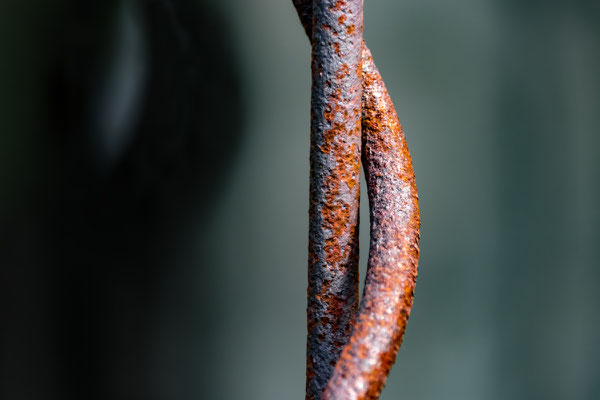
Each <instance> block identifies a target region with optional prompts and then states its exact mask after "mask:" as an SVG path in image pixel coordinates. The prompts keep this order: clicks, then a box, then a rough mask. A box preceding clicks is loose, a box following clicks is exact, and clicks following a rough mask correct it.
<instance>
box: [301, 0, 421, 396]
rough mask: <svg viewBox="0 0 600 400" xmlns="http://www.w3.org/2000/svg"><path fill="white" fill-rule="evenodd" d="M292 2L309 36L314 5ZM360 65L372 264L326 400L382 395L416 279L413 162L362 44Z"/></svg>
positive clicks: (417, 222) (305, 0)
mask: <svg viewBox="0 0 600 400" xmlns="http://www.w3.org/2000/svg"><path fill="white" fill-rule="evenodd" d="M293 2H294V5H295V6H296V9H297V11H298V15H299V16H300V20H301V22H302V25H303V26H304V29H305V31H306V32H307V34H308V36H309V38H310V37H311V31H312V7H311V2H310V1H309V0H293ZM362 64H363V74H362V77H361V78H362V85H363V93H362V130H363V131H362V140H363V148H362V158H363V165H364V168H365V175H366V177H367V187H368V192H369V205H370V219H371V230H370V234H371V243H370V252H369V263H368V269H367V278H366V284H365V290H364V296H363V300H362V302H361V306H360V311H359V315H358V321H357V322H356V326H355V328H354V332H353V334H352V337H351V339H350V342H349V344H348V345H347V346H346V347H345V348H344V350H343V353H342V355H341V359H340V360H339V361H338V362H337V364H336V366H335V370H334V373H333V376H332V377H331V379H330V381H329V383H328V385H327V387H326V389H325V392H324V393H323V396H322V398H323V399H377V398H378V397H379V394H380V392H381V389H382V387H383V385H384V383H385V380H386V378H387V375H388V373H389V370H390V368H391V366H392V364H393V363H394V360H395V357H396V353H397V351H398V348H399V347H400V344H401V342H402V336H403V334H404V330H405V328H406V323H407V320H408V317H409V315H410V309H411V307H412V301H413V295H414V287H415V282H416V277H417V263H418V255H419V247H418V242H419V228H420V218H419V207H418V197H417V189H416V185H415V179H414V172H413V168H412V160H411V157H410V154H409V152H408V147H407V145H406V140H405V137H404V133H403V132H402V128H401V125H400V122H399V120H398V116H397V114H396V111H395V110H394V107H393V104H392V101H391V99H390V97H389V95H388V93H387V90H386V88H385V85H384V83H383V80H382V79H381V76H380V74H379V71H378V70H377V68H376V67H375V64H374V63H373V59H372V57H371V54H370V51H369V50H368V48H367V47H366V45H365V44H364V43H363V46H362Z"/></svg>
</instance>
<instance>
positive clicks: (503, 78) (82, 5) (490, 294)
mask: <svg viewBox="0 0 600 400" xmlns="http://www.w3.org/2000/svg"><path fill="white" fill-rule="evenodd" d="M365 3H366V4H365V37H366V39H367V42H368V44H369V47H370V48H371V50H372V52H373V55H374V58H375V61H376V63H377V65H378V67H379V69H380V71H381V73H382V75H383V77H384V79H385V82H386V84H387V87H388V89H389V91H390V94H391V96H392V99H393V100H394V102H395V105H396V108H397V111H398V114H399V116H400V120H401V122H402V124H403V127H404V130H405V132H406V136H407V141H408V144H409V147H410V150H411V153H412V156H413V160H414V167H415V172H416V177H417V185H418V188H419V193H420V205H421V217H422V230H421V246H420V247H421V260H420V273H419V280H418V284H417V290H416V298H415V304H414V307H413V312H412V315H411V319H410V323H409V325H408V329H407V332H406V335H405V339H404V344H403V346H402V349H401V350H400V352H399V355H398V359H397V362H396V365H395V367H394V368H393V370H392V373H391V375H390V377H389V379H388V382H387V386H386V388H385V389H384V392H383V395H382V397H381V398H382V399H384V400H391V399H409V398H410V399H415V400H416V399H428V400H429V399H461V400H465V399H473V400H475V399H477V400H480V399H488V400H494V399H498V400H500V399H503V400H504V399H569V400H596V399H600V346H599V345H598V337H599V336H600V312H599V310H598V306H599V305H600V290H599V283H600V268H599V267H600V262H599V261H598V260H599V259H600V246H599V245H600V215H599V210H598V209H599V207H598V205H599V204H600V186H599V184H598V183H599V182H600V152H599V148H600V135H599V129H598V128H599V127H600V74H599V73H598V71H600V51H599V49H600V3H598V2H597V1H586V0H569V1H567V0H553V1H549V0H545V1H522V0H521V1H516V0H462V1H452V2H448V1H442V0H404V1H394V0H378V1H369V0H366V1H365ZM309 97H310V48H309V45H308V40H307V38H306V37H305V35H304V32H303V30H302V28H301V26H300V24H299V22H298V19H297V16H296V14H295V11H294V8H293V6H292V4H291V1H289V0H288V1H285V0H253V1H244V0H220V1H217V0H212V1H209V0H204V1H201V0H196V1H193V0H129V1H127V0H120V1H119V0H105V1H102V2H81V1H74V0H54V1H53V2H47V1H38V0H30V1H27V2H23V1H16V0H4V1H1V2H0V266H1V268H0V313H1V314H0V321H1V322H0V323H1V325H0V326H1V328H0V398H2V399H6V400H13V399H14V400H17V399H65V398H90V399H157V400H159V399H165V400H166V399H178V400H186V399H234V400H237V399H261V400H264V399H300V398H303V396H304V371H305V364H304V363H305V334H306V316H305V308H306V299H305V296H306V285H307V283H306V274H307V273H306V263H307V261H306V260H307V233H308V224H307V221H308V213H307V210H308V172H309V164H308V157H309V114H310V113H309V110H310V108H309V107H310V106H309ZM363 193H364V188H363ZM362 200H363V206H362V211H361V219H362V221H363V222H362V230H361V243H362V244H363V247H362V254H363V257H362V258H361V265H362V268H363V269H362V271H361V276H364V266H365V264H366V259H365V258H366V257H365V255H366V247H365V245H366V244H368V232H367V228H368V213H367V205H366V196H363V199H362Z"/></svg>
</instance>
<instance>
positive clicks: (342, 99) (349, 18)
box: [306, 0, 362, 399]
mask: <svg viewBox="0 0 600 400" xmlns="http://www.w3.org/2000/svg"><path fill="white" fill-rule="evenodd" d="M313 6H314V14H313V15H314V27H315V28H314V30H312V42H313V60H312V72H313V73H312V75H313V85H312V98H311V103H312V105H311V151H310V165H311V178H310V208H309V218H310V225H309V258H308V259H309V268H308V293H307V297H308V310H307V326H308V336H307V361H306V364H307V371H306V373H307V381H306V398H307V399H320V398H321V394H322V392H323V389H324V388H325V385H326V384H327V382H328V380H329V377H330V376H331V374H332V373H333V369H334V367H335V363H336V361H337V360H338V358H339V355H340V354H341V352H342V349H343V348H344V346H345V345H346V343H347V342H348V339H349V337H350V334H351V333H352V327H353V324H354V320H355V317H356V311H357V309H358V297H359V296H358V223H359V221H358V218H359V212H358V211H359V210H358V209H359V197H360V162H361V159H360V154H361V153H360V152H361V143H362V141H361V118H362V112H361V91H362V84H361V80H360V73H361V65H362V62H361V57H360V48H361V43H362V29H355V30H353V31H352V34H348V26H349V25H354V26H359V27H362V0H345V1H344V0H336V1H333V0H318V1H315V2H314V5H313ZM311 23H312V19H311Z"/></svg>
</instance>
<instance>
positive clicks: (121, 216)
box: [0, 0, 243, 399]
mask: <svg viewBox="0 0 600 400" xmlns="http://www.w3.org/2000/svg"><path fill="white" fill-rule="evenodd" d="M36 3H39V4H36ZM42 3H43V2H28V4H26V5H18V4H17V5H8V4H7V5H5V6H4V7H3V8H5V10H4V11H6V12H11V13H10V14H8V15H10V16H11V18H14V20H13V21H12V22H10V21H8V19H7V21H3V22H6V25H5V26H4V31H5V32H4V33H8V34H11V35H10V37H8V36H7V37H5V38H4V39H3V41H2V44H3V47H4V48H3V49H2V50H3V54H2V57H3V58H4V59H5V60H11V61H10V62H9V63H8V64H7V65H8V67H7V69H6V70H4V71H3V74H2V75H0V79H2V80H5V81H4V82H2V84H3V85H4V86H3V88H8V89H7V90H5V91H4V93H3V94H2V106H3V109H4V112H5V114H4V115H3V116H2V117H3V123H2V125H3V126H2V127H1V128H0V129H2V131H3V133H2V135H3V136H4V137H3V139H2V143H1V144H2V146H3V147H4V149H5V151H6V153H3V154H2V156H3V158H4V160H3V162H2V168H3V169H4V171H3V175H2V178H3V180H2V191H3V193H2V198H1V199H2V202H3V204H2V207H1V208H0V217H1V218H2V225H1V226H0V240H1V247H2V253H1V255H0V263H1V264H2V272H1V275H2V276H1V280H0V292H1V293H2V294H1V297H2V318H1V319H2V324H3V327H2V329H1V332H2V333H1V335H2V336H0V353H1V358H0V398H3V399H54V398H56V399H65V398H98V399H109V398H110V399H153V398H178V399H182V398H186V397H188V396H191V397H197V395H196V396H195V395H194V394H193V393H186V392H185V387H178V386H181V385H180V384H181V381H182V380H183V386H185V383H186V382H187V383H189V381H191V380H192V379H193V380H194V382H195V384H194V386H195V387H202V382H203V381H204V382H209V381H210V380H211V379H212V378H214V373H213V375H211V374H210V371H209V373H206V372H207V371H195V372H194V373H193V374H192V373H191V372H190V374H189V376H188V377H184V378H181V377H178V378H177V379H179V381H177V382H171V383H169V379H171V378H172V376H170V374H171V375H172V373H171V372H169V371H168V370H166V369H164V368H162V367H161V359H162V358H165V357H167V358H168V357H172V358H175V359H176V360H178V361H179V363H180V364H181V363H183V365H185V358H186V352H188V351H189V349H190V342H195V343H194V346H196V348H197V347H200V346H203V345H204V346H210V345H211V344H210V343H206V344H202V343H197V342H198V341H202V340H209V341H210V337H208V338H207V337H204V338H203V337H202V332H201V331H202V326H198V325H197V324H196V325H195V328H194V329H195V330H194V331H192V333H193V332H198V333H199V334H198V335H197V336H196V337H195V338H190V339H189V340H188V341H179V342H175V341H171V342H170V343H169V346H170V347H169V348H168V349H167V350H166V351H167V352H170V353H172V354H167V355H166V356H164V355H161V351H162V352H163V353H164V351H163V350H160V351H157V350H156V348H155V347H154V342H155V341H156V337H155V335H156V331H157V329H156V324H157V323H160V322H159V321H158V319H157V312H158V310H159V308H160V307H162V308H163V310H162V312H166V313H168V314H171V315H173V317H172V318H171V320H172V321H179V322H180V323H179V324H178V325H177V326H176V327H174V328H173V329H175V330H180V331H183V330H186V329H188V328H189V323H188V322H187V321H188V320H194V321H201V324H202V325H206V327H207V329H209V326H210V325H211V324H213V323H215V321H214V319H215V318H216V316H215V315H214V313H211V312H210V310H209V307H207V306H203V303H202V299H210V297H211V295H212V290H213V289H211V285H210V284H209V285H206V287H205V288H204V289H203V292H202V294H201V295H200V296H199V297H200V300H201V301H200V302H199V303H197V304H196V305H195V306H194V305H189V304H188V305H186V304H185V301H182V303H180V304H177V303H176V302H175V303H172V304H171V306H172V309H168V310H164V305H163V304H160V299H159V298H160V293H161V291H162V290H164V284H165V283H164V282H165V281H169V282H170V281H172V280H169V279H170V278H169V277H170V276H173V275H174V274H175V275H177V273H179V275H182V274H181V271H182V269H185V268H188V269H193V268H195V269H197V270H199V272H197V273H196V274H197V275H199V274H202V275H203V276H204V279H205V280H206V282H211V280H212V277H214V276H215V274H217V273H218V271H214V270H213V268H211V267H210V265H209V264H207V265H188V264H189V262H188V263H187V264H186V263H185V262H184V263H179V264H180V265H172V263H170V262H169V260H172V257H169V256H168V255H169V254H170V253H172V252H173V250H174V249H175V248H176V246H177V243H174V241H176V238H177V237H178V236H179V235H180V234H181V231H182V230H185V229H186V224H187V223H188V222H189V220H192V219H193V220H194V221H195V222H196V223H197V222H198V221H202V220H203V219H204V218H205V214H206V215H209V214H210V210H211V207H213V206H214V202H215V201H218V199H219V192H220V190H221V188H222V186H223V183H224V182H226V180H227V178H228V175H229V173H230V171H231V168H232V163H233V162H234V160H235V157H234V156H235V153H236V149H237V144H238V142H239V141H240V131H241V115H242V114H243V110H242V104H241V97H240V82H239V74H238V71H237V69H236V64H235V59H234V56H233V54H232V49H231V41H230V40H229V38H228V35H227V26H226V23H224V21H223V19H222V18H219V16H218V14H216V13H215V12H214V10H213V9H211V8H210V7H207V6H203V5H202V3H200V2H192V1H183V0H182V1H167V0H163V1H159V0H153V1H139V2H127V1H123V2H120V1H114V0H113V1H103V2H81V1H62V2H60V1H58V2H53V4H52V7H49V6H47V5H45V4H42ZM32 10H34V11H32ZM4 15H5V18H6V15H7V14H4ZM23 16H25V17H23ZM21 17H23V18H21ZM4 45H6V46H4ZM11 68H12V69H11ZM11 75H12V76H11ZM12 79H15V80H16V81H14V82H11V80H12ZM22 80H23V81H26V82H21V81H22ZM28 82H29V83H28ZM10 96H13V97H12V98H11V97H10ZM9 152H10V153H11V154H8V153H9ZM206 234H209V233H206ZM199 245H200V246H201V244H199ZM205 250H207V251H209V250H208V249H205ZM206 259H207V260H209V259H210V257H209V255H207V258H206ZM184 275H185V274H184ZM177 285H178V284H177V283H175V284H174V289H176V288H177ZM205 304H207V303H205ZM209 331H210V330H209ZM182 335H183V334H181V335H180V336H182ZM173 354H174V355H173ZM182 360H183V361H182ZM209 362H211V361H210V360H206V363H209ZM214 362H215V361H214V360H213V361H212V365H213V366H214V365H216V364H214ZM176 363H177V362H176ZM186 380H187V381H186ZM198 381H200V382H198ZM180 390H181V391H182V392H179V391H180Z"/></svg>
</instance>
